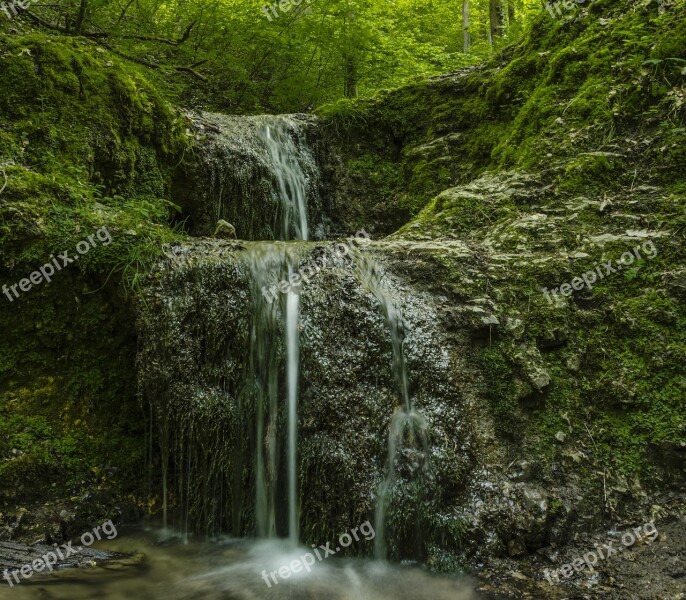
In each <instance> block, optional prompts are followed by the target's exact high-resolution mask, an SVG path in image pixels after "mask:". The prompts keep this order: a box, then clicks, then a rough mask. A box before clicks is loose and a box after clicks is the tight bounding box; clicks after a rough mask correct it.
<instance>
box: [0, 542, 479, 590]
mask: <svg viewBox="0 0 686 600" xmlns="http://www.w3.org/2000/svg"><path fill="white" fill-rule="evenodd" d="M364 543H366V542H364ZM99 547H100V548H102V549H107V550H110V551H119V552H128V553H134V554H142V555H143V557H142V559H141V560H139V561H133V562H134V564H122V563H112V564H109V565H107V566H94V567H93V568H91V569H78V570H77V569H72V570H64V571H61V572H59V573H54V574H52V575H50V576H45V575H42V576H41V575H34V576H33V577H32V578H31V579H30V580H24V581H22V583H21V584H19V585H15V586H14V587H13V588H12V589H11V590H10V589H8V588H7V587H6V586H3V588H2V589H1V590H0V598H3V599H4V598H13V599H16V600H29V599H30V600H36V599H40V600H67V599H70V600H86V599H89V600H90V599H94V598H98V599H101V598H102V599H106V600H123V599H124V598H126V599H129V600H151V599H152V600H158V599H159V600H161V599H164V600H190V599H191V598H193V599H207V600H210V599H216V600H220V599H221V600H257V599H262V598H264V599H271V598H280V599H281V598H283V599H290V600H309V599H312V600H315V599H317V600H405V599H407V600H475V599H476V598H477V597H478V596H477V594H476V593H475V592H473V587H472V585H471V582H470V581H469V580H468V579H467V578H466V577H440V576H435V575H432V574H429V573H427V572H426V571H425V570H423V569H420V568H418V567H416V566H404V565H397V564H389V563H386V562H383V561H374V560H371V559H357V558H355V559H353V558H344V557H343V556H341V557H340V558H339V557H334V556H330V557H327V558H326V559H322V560H321V561H319V560H317V561H316V562H315V564H314V565H313V566H312V567H311V570H310V571H309V572H307V571H305V570H300V572H298V573H293V574H291V575H290V576H289V578H288V579H287V580H283V579H282V578H280V577H278V576H277V579H278V584H274V583H273V580H271V579H270V582H271V583H270V587H268V586H267V583H266V582H265V579H264V578H263V576H262V574H263V572H267V573H269V572H274V571H278V570H279V569H280V568H281V567H284V566H287V565H290V564H291V562H292V561H294V560H297V559H300V558H301V557H302V556H303V555H305V554H307V553H308V552H311V549H310V548H308V547H305V546H300V547H297V548H294V547H293V546H291V545H290V544H289V542H288V541H287V540H279V539H272V540H249V539H237V538H224V539H221V540H219V541H216V542H208V541H196V540H188V541H184V540H183V538H181V537H174V536H171V535H169V534H165V533H164V532H163V531H162V530H140V529H139V530H129V531H122V532H121V535H120V536H119V537H118V538H117V539H115V540H112V541H109V542H107V543H105V544H103V543H100V544H99ZM267 577H269V576H268V575H267Z"/></svg>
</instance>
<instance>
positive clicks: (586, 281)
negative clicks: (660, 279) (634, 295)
mask: <svg viewBox="0 0 686 600" xmlns="http://www.w3.org/2000/svg"><path fill="white" fill-rule="evenodd" d="M641 249H642V250H643V253H644V254H645V255H646V256H647V257H648V258H649V259H652V258H655V257H656V256H657V248H656V247H655V244H653V242H650V241H648V242H645V243H644V244H643V246H636V247H635V248H634V249H633V250H632V252H625V253H624V254H622V256H620V257H619V260H618V261H615V265H616V266H613V264H612V261H611V260H608V261H607V262H605V263H601V264H600V265H598V266H597V267H596V268H595V269H593V270H592V271H586V272H585V273H584V274H583V275H582V276H581V277H575V278H574V279H572V281H571V283H563V284H562V285H561V286H560V287H559V288H553V289H552V290H550V293H552V295H553V296H554V297H555V300H557V292H558V290H559V291H560V293H561V294H562V295H563V296H569V295H571V293H572V290H576V291H579V290H582V289H584V288H585V287H587V288H588V289H591V288H592V287H593V284H594V283H596V281H598V280H599V279H603V278H604V277H605V276H606V275H610V274H611V273H617V272H618V271H621V270H622V269H623V268H624V267H628V266H629V265H630V264H632V263H633V262H634V260H640V259H641V258H642V257H641ZM596 273H597V277H596ZM542 291H543V293H544V294H545V297H546V298H547V299H548V303H549V304H553V299H552V298H551V296H550V294H549V293H548V288H543V290H542Z"/></svg>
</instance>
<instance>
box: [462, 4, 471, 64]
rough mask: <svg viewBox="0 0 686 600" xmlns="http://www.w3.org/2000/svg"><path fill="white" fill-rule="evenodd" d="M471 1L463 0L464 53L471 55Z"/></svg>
mask: <svg viewBox="0 0 686 600" xmlns="http://www.w3.org/2000/svg"><path fill="white" fill-rule="evenodd" d="M469 45H470V39H469V0H462V52H463V53H464V54H469Z"/></svg>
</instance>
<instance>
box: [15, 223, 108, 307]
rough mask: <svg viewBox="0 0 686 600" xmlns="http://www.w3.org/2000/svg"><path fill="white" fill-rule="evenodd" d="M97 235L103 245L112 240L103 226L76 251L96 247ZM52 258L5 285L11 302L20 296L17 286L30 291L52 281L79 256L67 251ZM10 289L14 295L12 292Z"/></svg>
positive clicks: (87, 250)
mask: <svg viewBox="0 0 686 600" xmlns="http://www.w3.org/2000/svg"><path fill="white" fill-rule="evenodd" d="M96 237H97V239H98V241H100V242H101V243H102V245H103V246H109V245H110V243H111V242H112V236H111V235H110V232H109V231H107V227H101V228H100V229H98V230H97V231H96V232H95V233H94V234H91V235H89V236H88V238H87V239H86V240H82V241H80V242H79V243H78V244H76V251H77V252H78V253H79V255H82V254H87V253H88V252H89V251H90V249H91V248H95V246H96V243H95V238H96ZM50 259H51V260H50V262H47V263H45V264H44V265H43V266H42V267H40V269H38V270H37V271H34V272H33V273H31V274H30V275H29V276H28V277H26V278H24V279H22V280H21V281H20V282H19V283H15V284H14V285H10V286H7V285H3V286H2V293H3V294H5V296H7V299H8V300H9V301H10V302H14V299H15V298H19V292H18V291H17V288H19V290H20V291H22V292H28V291H29V290H30V289H31V288H32V287H33V286H34V285H38V284H39V283H43V282H44V281H47V282H48V283H49V282H50V281H52V277H53V275H54V274H55V273H56V272H57V271H61V270H62V269H63V268H64V267H66V266H67V265H70V264H71V263H73V262H74V261H75V260H78V259H79V257H78V256H74V257H73V258H72V257H70V256H69V252H68V251H66V252H63V253H62V254H58V255H57V257H56V258H55V255H54V254H51V255H50ZM10 291H11V292H12V294H14V295H12V294H10Z"/></svg>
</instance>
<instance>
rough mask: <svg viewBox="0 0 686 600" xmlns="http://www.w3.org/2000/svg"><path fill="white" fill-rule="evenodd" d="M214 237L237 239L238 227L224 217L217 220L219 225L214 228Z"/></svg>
mask: <svg viewBox="0 0 686 600" xmlns="http://www.w3.org/2000/svg"><path fill="white" fill-rule="evenodd" d="M212 237H216V238H220V239H222V240H235V239H236V228H235V227H234V226H233V225H231V223H229V222H228V221H225V220H224V219H219V221H217V226H216V227H215V228H214V234H213V236H212Z"/></svg>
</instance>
